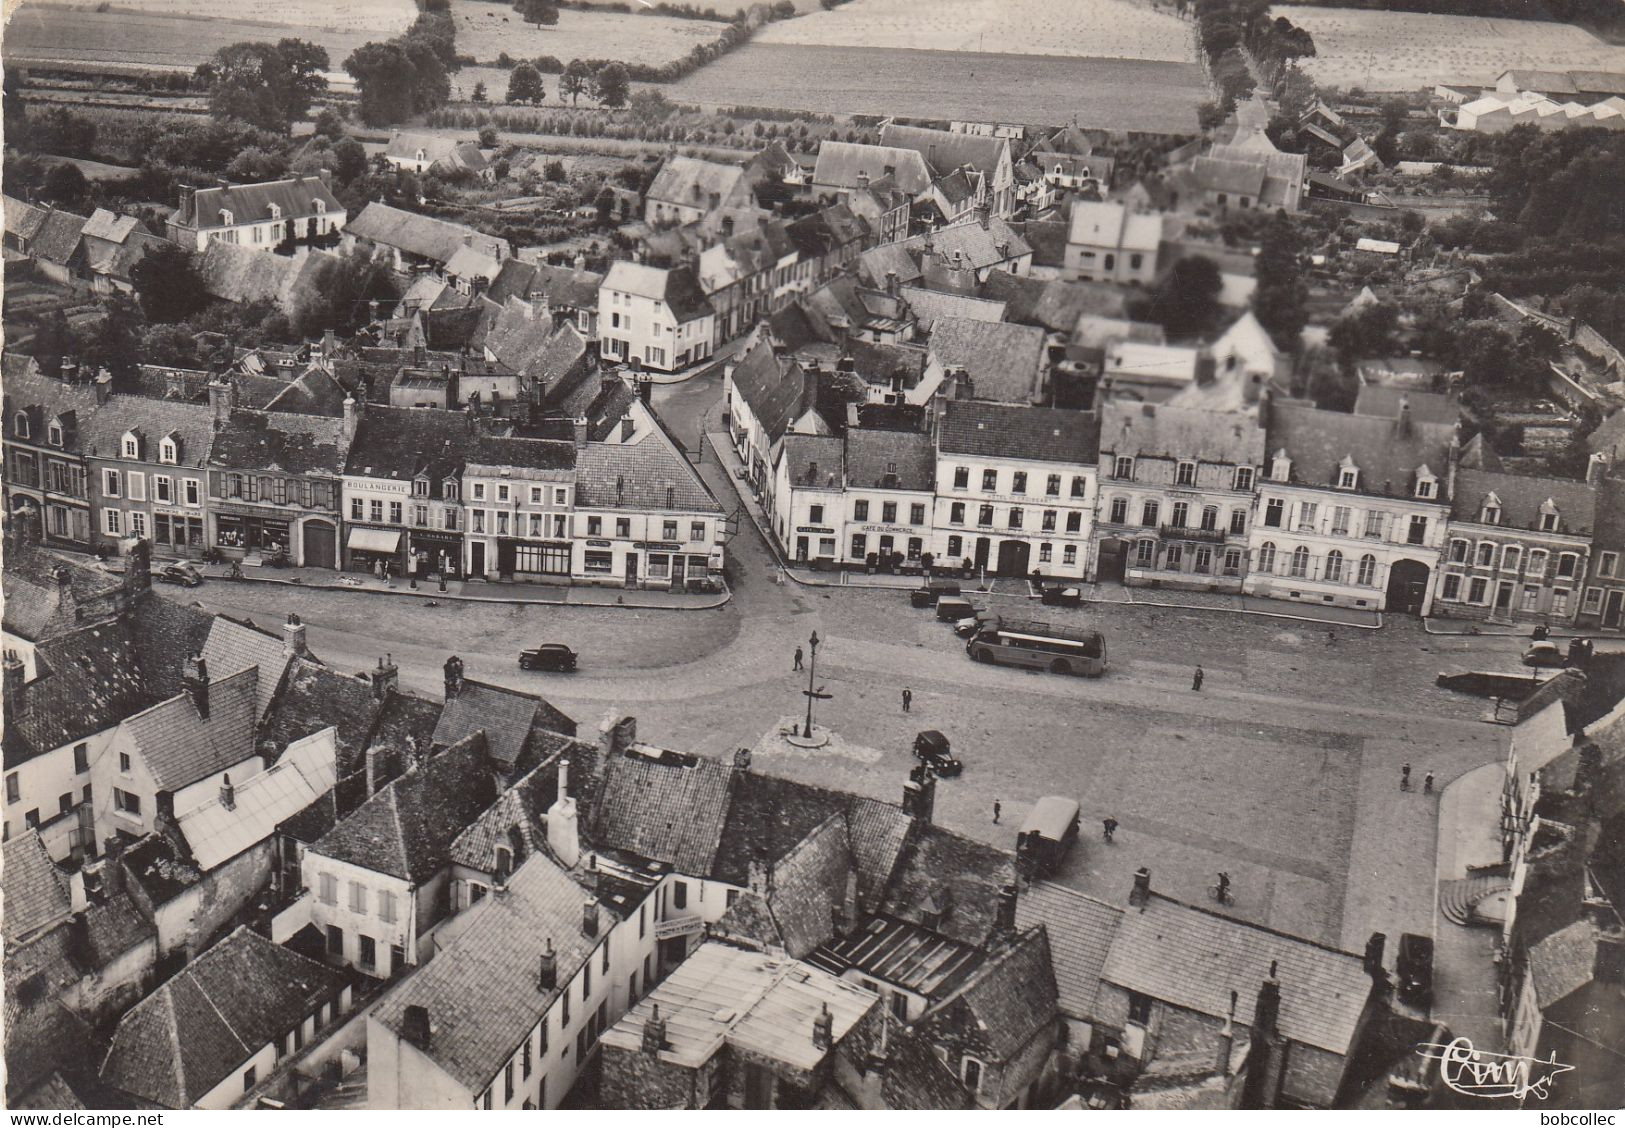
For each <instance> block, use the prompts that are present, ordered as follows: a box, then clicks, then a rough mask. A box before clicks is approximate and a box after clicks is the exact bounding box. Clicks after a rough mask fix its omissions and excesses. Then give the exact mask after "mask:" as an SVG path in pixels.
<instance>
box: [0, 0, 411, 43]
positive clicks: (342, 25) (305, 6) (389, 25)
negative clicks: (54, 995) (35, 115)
mask: <svg viewBox="0 0 1625 1128" xmlns="http://www.w3.org/2000/svg"><path fill="white" fill-rule="evenodd" d="M28 7H31V8H32V7H52V8H79V9H89V10H98V9H106V10H107V11H109V12H111V13H113V14H119V13H131V14H137V15H148V16H184V17H186V18H188V19H202V20H231V21H233V22H240V23H267V24H282V25H284V26H287V27H304V28H326V29H327V30H329V31H351V32H360V33H363V34H365V35H367V36H368V37H370V38H378V39H387V38H388V37H389V36H391V35H399V34H400V33H401V32H403V31H405V30H406V29H407V27H408V26H410V24H411V23H412V21H413V20H414V19H416V18H417V14H418V8H417V5H416V4H415V3H413V0H344V2H343V3H339V4H335V3H332V2H331V0H327V2H324V0H275V2H274V3H273V2H270V0H248V2H246V3H245V2H244V0H111V3H107V2H106V0H47V3H44V4H29V5H28ZM8 30H9V29H8Z"/></svg>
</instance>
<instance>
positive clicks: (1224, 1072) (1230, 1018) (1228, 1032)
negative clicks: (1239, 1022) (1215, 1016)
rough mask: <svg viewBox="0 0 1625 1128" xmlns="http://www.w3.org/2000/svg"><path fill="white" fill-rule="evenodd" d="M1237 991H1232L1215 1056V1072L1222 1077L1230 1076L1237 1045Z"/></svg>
mask: <svg viewBox="0 0 1625 1128" xmlns="http://www.w3.org/2000/svg"><path fill="white" fill-rule="evenodd" d="M1239 1001H1240V1000H1239V998H1238V996H1237V995H1236V992H1234V991H1232V992H1230V1010H1229V1011H1228V1012H1227V1013H1226V1014H1225V1016H1224V1027H1223V1028H1222V1029H1221V1030H1220V1031H1219V1042H1218V1046H1217V1049H1218V1053H1217V1054H1216V1055H1215V1057H1214V1061H1213V1072H1214V1073H1217V1074H1218V1075H1219V1076H1220V1077H1228V1076H1230V1056H1231V1053H1232V1052H1233V1051H1234V1049H1235V1045H1236V1004H1237V1002H1239Z"/></svg>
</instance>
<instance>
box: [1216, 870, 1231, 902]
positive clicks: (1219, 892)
mask: <svg viewBox="0 0 1625 1128" xmlns="http://www.w3.org/2000/svg"><path fill="white" fill-rule="evenodd" d="M1213 898H1214V900H1216V901H1218V902H1219V904H1221V905H1222V904H1224V903H1226V902H1227V901H1229V900H1230V875H1229V874H1227V873H1225V872H1224V871H1223V870H1220V871H1219V880H1218V883H1217V884H1215V885H1214V886H1213Z"/></svg>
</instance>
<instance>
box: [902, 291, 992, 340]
mask: <svg viewBox="0 0 1625 1128" xmlns="http://www.w3.org/2000/svg"><path fill="white" fill-rule="evenodd" d="M902 295H903V300H904V301H906V302H907V303H908V305H909V308H910V309H912V310H913V311H914V315H915V316H916V317H917V318H919V321H920V328H921V329H923V330H925V331H926V332H927V333H929V332H930V331H931V327H932V326H933V325H935V324H936V323H937V320H938V319H939V318H943V317H962V318H966V319H968V320H971V321H1003V320H1004V314H1005V308H1006V305H1005V303H1004V302H1002V301H993V300H991V299H989V298H975V297H971V296H970V295H969V294H949V293H944V292H943V291H941V290H926V289H923V288H921V287H919V286H904V287H902Z"/></svg>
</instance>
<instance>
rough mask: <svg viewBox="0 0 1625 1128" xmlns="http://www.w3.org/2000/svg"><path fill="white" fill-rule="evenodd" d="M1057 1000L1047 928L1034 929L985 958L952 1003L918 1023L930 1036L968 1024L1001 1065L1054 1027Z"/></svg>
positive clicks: (949, 1002) (947, 1002)
mask: <svg viewBox="0 0 1625 1128" xmlns="http://www.w3.org/2000/svg"><path fill="white" fill-rule="evenodd" d="M1056 1000H1057V995H1056V989H1055V973H1054V971H1053V970H1052V968H1051V966H1050V949H1049V939H1048V937H1047V935H1046V930H1045V929H1043V928H1032V929H1029V930H1028V931H1026V932H1024V933H1022V934H1021V935H1020V936H1018V937H1017V938H1016V940H1015V942H1014V943H1013V944H1012V945H1011V946H1010V947H1009V948H1007V949H1005V950H1004V951H1001V952H998V953H996V954H994V955H993V956H991V957H989V959H988V960H987V962H985V963H984V964H982V966H981V967H979V968H978V969H977V970H976V971H975V973H974V974H973V975H972V976H971V977H970V979H969V980H968V981H967V982H966V983H965V985H964V986H963V987H961V988H959V990H958V992H957V993H956V994H955V995H954V996H953V997H952V998H951V1000H948V1001H946V1002H943V1003H938V1004H937V1005H936V1007H934V1008H933V1010H932V1011H929V1012H927V1013H926V1015H925V1017H924V1018H923V1019H922V1020H921V1021H922V1023H923V1025H924V1028H925V1030H927V1031H931V1030H935V1029H939V1028H940V1027H942V1026H947V1027H949V1028H950V1029H951V1028H952V1027H953V1026H956V1025H958V1024H959V1023H960V1022H962V1021H966V1020H968V1021H969V1022H970V1023H972V1024H973V1029H975V1030H976V1031H977V1032H978V1033H979V1034H980V1035H981V1037H983V1038H985V1039H986V1041H987V1045H988V1048H989V1049H990V1050H991V1051H992V1052H993V1053H994V1055H995V1056H996V1057H997V1058H998V1059H999V1060H1001V1061H1010V1060H1011V1059H1012V1058H1014V1057H1015V1056H1016V1055H1017V1054H1019V1053H1020V1052H1021V1051H1022V1050H1023V1049H1024V1048H1026V1046H1027V1044H1028V1043H1029V1042H1031V1041H1032V1040H1033V1039H1034V1038H1035V1037H1037V1036H1039V1035H1041V1034H1043V1033H1044V1032H1045V1031H1046V1030H1047V1029H1053V1028H1054V1026H1055V1018H1056V1012H1057V1005H1056ZM956 1012H958V1013H956Z"/></svg>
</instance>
